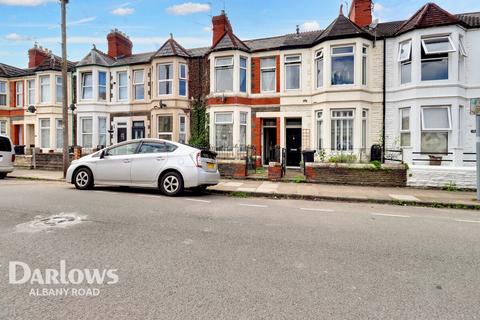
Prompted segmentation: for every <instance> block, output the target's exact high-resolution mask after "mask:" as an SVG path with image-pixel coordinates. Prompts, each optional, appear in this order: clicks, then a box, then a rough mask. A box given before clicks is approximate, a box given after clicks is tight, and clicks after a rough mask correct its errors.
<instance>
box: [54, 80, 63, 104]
mask: <svg viewBox="0 0 480 320" xmlns="http://www.w3.org/2000/svg"><path fill="white" fill-rule="evenodd" d="M58 79H60V83H58ZM62 87H63V80H62V76H55V103H62V99H63V88H62ZM59 89H60V96H61V98H62V99H61V100H58V98H59V97H58V93H59V92H58V90H59Z"/></svg>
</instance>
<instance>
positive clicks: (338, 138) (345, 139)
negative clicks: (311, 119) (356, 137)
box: [331, 110, 354, 151]
mask: <svg viewBox="0 0 480 320" xmlns="http://www.w3.org/2000/svg"><path fill="white" fill-rule="evenodd" d="M353 112H354V111H353V110H335V111H332V128H331V129H332V135H331V139H332V141H331V144H332V150H334V151H353V120H354V117H353Z"/></svg>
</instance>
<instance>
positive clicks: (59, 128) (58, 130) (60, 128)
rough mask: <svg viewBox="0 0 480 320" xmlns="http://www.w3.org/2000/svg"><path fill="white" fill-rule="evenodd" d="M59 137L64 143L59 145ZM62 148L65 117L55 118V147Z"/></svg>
mask: <svg viewBox="0 0 480 320" xmlns="http://www.w3.org/2000/svg"><path fill="white" fill-rule="evenodd" d="M59 124H60V126H59ZM59 133H60V134H59ZM59 137H60V139H61V140H62V145H59V143H58V142H59V140H60V139H59ZM62 148H63V119H61V118H55V149H62Z"/></svg>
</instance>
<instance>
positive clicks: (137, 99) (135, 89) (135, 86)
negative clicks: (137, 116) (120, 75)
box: [132, 69, 145, 101]
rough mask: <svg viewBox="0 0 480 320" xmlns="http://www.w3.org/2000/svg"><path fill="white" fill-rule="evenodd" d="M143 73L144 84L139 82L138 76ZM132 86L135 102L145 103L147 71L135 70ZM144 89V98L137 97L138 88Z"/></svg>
mask: <svg viewBox="0 0 480 320" xmlns="http://www.w3.org/2000/svg"><path fill="white" fill-rule="evenodd" d="M138 73H142V82H137V77H136V76H137V74H138ZM132 86H133V100H135V101H144V100H145V69H135V70H133V79H132ZM140 86H141V87H143V90H142V93H143V97H142V98H138V97H137V87H140Z"/></svg>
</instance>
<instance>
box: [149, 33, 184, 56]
mask: <svg viewBox="0 0 480 320" xmlns="http://www.w3.org/2000/svg"><path fill="white" fill-rule="evenodd" d="M172 56H177V57H184V58H188V57H189V56H190V54H189V53H188V51H187V50H186V49H185V48H184V47H182V46H181V45H180V44H179V43H178V42H177V41H175V39H173V36H172V35H171V34H170V39H168V40H167V41H165V43H164V44H163V46H161V47H160V49H158V51H157V52H156V53H155V54H154V55H153V58H157V57H172Z"/></svg>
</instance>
